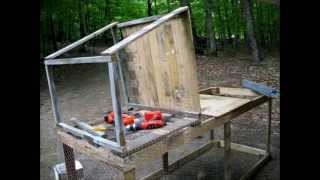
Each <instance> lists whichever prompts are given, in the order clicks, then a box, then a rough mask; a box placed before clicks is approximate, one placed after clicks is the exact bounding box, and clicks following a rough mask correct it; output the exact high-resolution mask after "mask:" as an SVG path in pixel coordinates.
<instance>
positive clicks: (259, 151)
mask: <svg viewBox="0 0 320 180" xmlns="http://www.w3.org/2000/svg"><path fill="white" fill-rule="evenodd" d="M219 145H220V146H219V147H224V141H223V140H220V144H219ZM231 149H232V150H235V151H239V152H244V153H248V154H253V155H257V156H260V155H266V151H265V150H263V149H258V148H254V147H250V146H246V145H242V144H236V143H231Z"/></svg>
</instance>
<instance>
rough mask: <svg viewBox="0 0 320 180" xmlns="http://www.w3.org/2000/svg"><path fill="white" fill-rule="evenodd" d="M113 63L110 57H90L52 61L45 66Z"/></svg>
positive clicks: (48, 61) (47, 61)
mask: <svg viewBox="0 0 320 180" xmlns="http://www.w3.org/2000/svg"><path fill="white" fill-rule="evenodd" d="M108 62H111V57H110V56H90V57H76V58H64V59H50V60H46V61H45V65H66V64H89V63H108Z"/></svg>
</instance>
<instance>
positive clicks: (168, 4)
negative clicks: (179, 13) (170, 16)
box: [167, 0, 171, 13]
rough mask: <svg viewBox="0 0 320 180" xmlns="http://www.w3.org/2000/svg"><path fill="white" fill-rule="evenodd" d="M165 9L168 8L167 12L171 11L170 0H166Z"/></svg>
mask: <svg viewBox="0 0 320 180" xmlns="http://www.w3.org/2000/svg"><path fill="white" fill-rule="evenodd" d="M167 9H168V13H169V12H170V11H171V5H170V0H167Z"/></svg>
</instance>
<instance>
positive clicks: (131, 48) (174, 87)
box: [121, 15, 200, 112]
mask: <svg viewBox="0 0 320 180" xmlns="http://www.w3.org/2000/svg"><path fill="white" fill-rule="evenodd" d="M189 24H190V21H189V19H188V16H186V15H181V16H178V17H177V18H173V19H171V20H169V21H168V22H166V23H164V24H162V25H160V26H159V27H157V28H156V29H154V30H152V31H151V32H149V33H148V34H145V35H144V36H143V37H140V38H139V39H137V40H136V41H135V42H133V43H131V44H129V45H128V46H127V47H126V48H125V52H126V56H127V61H125V62H127V65H126V68H127V70H126V71H124V73H125V77H127V84H128V93H129V98H130V100H133V101H135V102H134V103H138V104H144V105H149V106H160V107H162V108H167V109H174V110H180V111H192V112H200V100H199V94H198V80H197V72H196V59H195V53H194V46H193V43H192V34H191V29H190V26H189ZM145 25H147V24H140V25H135V26H128V27H124V28H122V29H121V30H122V32H123V36H124V37H127V36H129V35H130V34H132V33H134V32H136V31H138V30H140V29H141V28H142V27H144V26H145Z"/></svg>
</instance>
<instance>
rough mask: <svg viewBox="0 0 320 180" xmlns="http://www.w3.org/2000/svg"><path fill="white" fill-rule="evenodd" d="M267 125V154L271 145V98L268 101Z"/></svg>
mask: <svg viewBox="0 0 320 180" xmlns="http://www.w3.org/2000/svg"><path fill="white" fill-rule="evenodd" d="M268 105H269V107H268V125H267V126H268V127H267V149H266V151H267V154H270V146H271V118H272V98H270V100H269V101H268Z"/></svg>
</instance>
